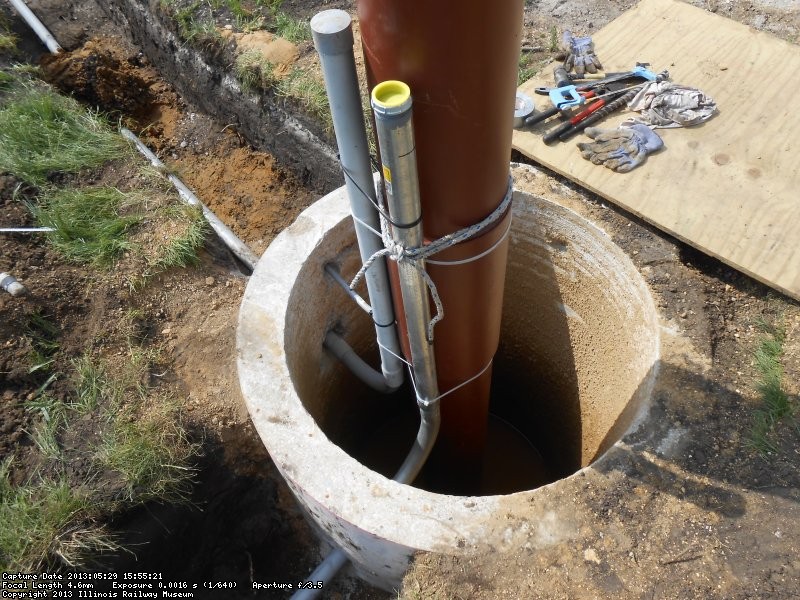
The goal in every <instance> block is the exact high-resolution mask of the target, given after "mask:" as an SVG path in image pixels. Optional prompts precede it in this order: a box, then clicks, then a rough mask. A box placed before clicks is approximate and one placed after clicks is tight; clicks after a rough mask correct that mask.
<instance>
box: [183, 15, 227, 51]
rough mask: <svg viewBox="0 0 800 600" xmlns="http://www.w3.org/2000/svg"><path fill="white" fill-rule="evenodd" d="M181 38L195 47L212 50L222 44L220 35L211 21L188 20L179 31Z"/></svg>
mask: <svg viewBox="0 0 800 600" xmlns="http://www.w3.org/2000/svg"><path fill="white" fill-rule="evenodd" d="M181 37H182V38H183V39H184V40H185V41H186V42H188V43H190V44H193V45H195V46H204V47H207V48H212V47H214V46H218V45H220V44H222V34H221V33H220V32H219V30H218V29H217V25H216V23H215V22H214V21H213V20H212V19H210V18H209V19H202V20H198V19H194V18H191V19H189V21H188V23H187V24H186V25H185V28H184V29H182V30H181Z"/></svg>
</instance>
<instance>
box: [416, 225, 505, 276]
mask: <svg viewBox="0 0 800 600" xmlns="http://www.w3.org/2000/svg"><path fill="white" fill-rule="evenodd" d="M510 232H511V219H509V220H508V225H506V230H505V231H504V232H503V235H502V236H500V239H499V240H497V241H496V242H495V243H494V244H492V245H491V247H489V248H487V249H486V250H484V251H483V252H481V253H480V254H476V255H475V256H470V257H469V258H465V259H463V260H431V259H428V260H427V261H425V262H426V263H428V264H429V265H439V266H442V267H455V266H457V265H465V264H467V263H471V262H475V261H476V260H480V259H482V258H483V257H484V256H487V255H489V254H491V253H492V252H494V251H495V250H496V249H497V247H498V246H499V245H500V244H502V243H503V242H504V241H505V239H506V238H507V237H508V234H509V233H510Z"/></svg>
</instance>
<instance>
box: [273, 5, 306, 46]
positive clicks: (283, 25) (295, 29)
mask: <svg viewBox="0 0 800 600" xmlns="http://www.w3.org/2000/svg"><path fill="white" fill-rule="evenodd" d="M274 15H275V16H274V18H275V23H274V25H273V31H274V32H275V35H278V36H280V37H282V38H285V39H287V40H289V41H290V42H294V43H295V44H297V43H300V42H306V41H308V40H310V39H311V27H310V26H309V24H308V22H307V21H305V20H301V19H295V18H294V17H290V16H289V15H287V14H286V13H285V12H283V11H276V12H275V13H274Z"/></svg>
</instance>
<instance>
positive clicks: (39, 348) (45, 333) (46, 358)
mask: <svg viewBox="0 0 800 600" xmlns="http://www.w3.org/2000/svg"><path fill="white" fill-rule="evenodd" d="M25 334H26V336H27V337H28V339H29V340H30V342H31V347H32V350H31V355H30V356H29V358H28V360H29V362H30V365H31V366H30V368H29V369H28V373H34V372H36V371H40V370H41V371H47V370H49V368H50V365H51V364H52V363H53V360H54V358H53V355H54V354H55V353H56V352H57V351H58V348H59V344H58V341H57V338H58V334H59V329H58V326H57V325H56V324H55V323H53V322H52V321H50V320H48V319H47V318H46V317H45V316H44V315H43V314H42V312H41V310H37V311H35V312H33V313H31V314H30V315H29V316H28V322H27V323H26V325H25Z"/></svg>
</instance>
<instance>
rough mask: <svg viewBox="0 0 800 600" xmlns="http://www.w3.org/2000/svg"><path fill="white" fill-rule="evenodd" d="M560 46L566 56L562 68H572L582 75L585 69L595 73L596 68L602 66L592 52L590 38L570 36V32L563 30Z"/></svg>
mask: <svg viewBox="0 0 800 600" xmlns="http://www.w3.org/2000/svg"><path fill="white" fill-rule="evenodd" d="M561 47H562V49H563V50H564V52H566V53H567V58H566V59H565V60H564V68H565V69H566V70H567V71H568V72H569V71H571V70H572V69H573V68H574V69H575V73H577V74H578V75H583V74H584V73H586V72H587V71H588V72H589V73H597V71H598V70H600V69H602V68H603V65H601V64H600V60H599V59H598V58H597V55H596V54H595V53H594V42H592V38H590V37H572V33H570V32H569V31H565V32H564V35H563V37H562V38H561Z"/></svg>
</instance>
